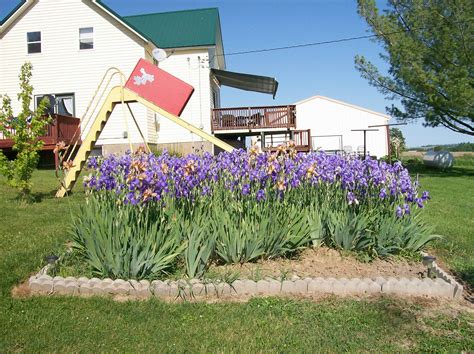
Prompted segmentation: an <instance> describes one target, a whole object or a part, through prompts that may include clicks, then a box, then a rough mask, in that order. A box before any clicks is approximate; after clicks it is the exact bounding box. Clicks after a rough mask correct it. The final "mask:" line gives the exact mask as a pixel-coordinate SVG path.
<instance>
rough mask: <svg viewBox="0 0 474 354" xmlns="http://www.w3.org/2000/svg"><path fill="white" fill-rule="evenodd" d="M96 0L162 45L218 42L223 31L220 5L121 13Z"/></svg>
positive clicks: (18, 5) (198, 45)
mask: <svg viewBox="0 0 474 354" xmlns="http://www.w3.org/2000/svg"><path fill="white" fill-rule="evenodd" d="M96 2H97V4H98V5H100V6H102V7H103V8H105V9H106V10H108V11H109V12H111V13H112V14H113V15H114V16H116V17H117V18H118V19H120V20H123V21H124V22H125V23H126V24H127V25H129V26H130V27H131V28H132V29H134V30H135V31H137V32H138V33H139V34H140V35H142V36H143V37H145V38H146V39H148V40H149V41H151V42H152V43H154V44H155V45H157V46H159V47H160V48H182V47H200V46H214V45H217V43H216V42H217V40H218V39H217V38H218V37H217V34H218V31H220V20H219V10H218V9H217V8H209V9H195V10H183V11H173V12H161V13H152V14H143V15H135V16H120V15H119V14H117V13H116V12H115V11H114V10H113V9H111V8H110V7H109V6H107V5H106V4H105V3H104V2H103V1H101V0H96ZM25 3H26V1H25V0H22V1H19V3H18V4H17V6H16V7H15V8H14V9H13V10H12V11H11V12H10V13H9V14H8V15H6V16H5V17H4V18H3V19H0V25H2V24H4V23H5V21H6V20H7V19H8V18H9V17H11V16H12V15H13V14H14V13H15V12H16V11H18V10H19V8H20V7H21V6H22V5H23V4H25Z"/></svg>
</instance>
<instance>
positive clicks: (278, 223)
mask: <svg viewBox="0 0 474 354" xmlns="http://www.w3.org/2000/svg"><path fill="white" fill-rule="evenodd" d="M89 167H90V168H92V169H93V172H92V174H91V175H89V176H88V177H86V178H85V186H86V187H87V189H88V190H89V194H88V200H87V203H86V205H84V206H83V207H82V208H81V211H80V213H79V214H78V215H77V216H76V217H75V218H74V220H73V223H72V228H71V236H72V239H73V248H74V249H75V253H76V254H78V255H80V257H81V258H82V259H83V260H85V262H86V263H87V265H88V267H90V269H91V270H92V273H93V274H96V275H99V276H103V277H111V278H124V279H129V278H134V279H143V278H150V279H152V278H157V277H163V275H164V274H166V273H170V272H181V273H186V275H187V276H188V277H190V278H195V277H202V276H203V274H204V273H205V272H206V270H207V268H208V266H209V264H210V263H211V262H214V263H218V264H231V263H245V262H251V261H255V260H257V259H262V258H263V259H268V258H275V257H282V256H291V255H293V254H295V252H298V251H299V250H301V249H303V248H306V247H315V246H319V245H321V244H324V245H326V246H328V247H331V248H335V249H338V250H344V251H350V252H357V254H358V255H359V257H361V258H363V259H366V260H370V259H373V258H376V257H389V256H391V255H394V254H401V255H405V254H410V253H414V252H416V251H419V250H420V249H422V248H423V247H424V246H425V245H426V244H427V243H428V242H429V241H431V240H432V239H434V238H435V236H433V235H431V233H430V230H429V228H427V227H426V225H424V224H423V223H422V221H421V220H420V210H421V209H422V208H423V206H424V204H425V202H426V200H427V199H428V193H427V192H423V193H421V194H420V193H419V191H418V183H417V182H416V181H412V180H411V178H410V176H409V174H408V171H407V170H406V169H405V168H404V167H403V166H402V165H401V164H400V163H395V164H394V165H389V164H387V163H385V162H381V161H377V160H373V159H370V158H368V157H367V158H366V159H359V158H357V157H354V156H337V155H327V154H325V153H322V152H320V153H310V154H298V153H296V151H295V150H294V148H293V146H291V145H290V146H282V147H280V148H279V150H278V151H277V152H276V153H266V154H257V153H255V152H253V151H250V152H245V151H242V150H239V151H234V152H232V153H221V154H219V155H218V156H216V157H214V156H211V155H208V154H205V155H204V156H202V157H201V156H197V155H188V156H186V157H184V158H178V157H172V156H169V155H168V154H166V153H165V154H163V155H161V156H155V155H152V154H145V153H143V152H137V153H135V154H128V155H124V156H121V157H118V156H110V157H108V158H105V159H97V158H94V159H91V160H90V161H89Z"/></svg>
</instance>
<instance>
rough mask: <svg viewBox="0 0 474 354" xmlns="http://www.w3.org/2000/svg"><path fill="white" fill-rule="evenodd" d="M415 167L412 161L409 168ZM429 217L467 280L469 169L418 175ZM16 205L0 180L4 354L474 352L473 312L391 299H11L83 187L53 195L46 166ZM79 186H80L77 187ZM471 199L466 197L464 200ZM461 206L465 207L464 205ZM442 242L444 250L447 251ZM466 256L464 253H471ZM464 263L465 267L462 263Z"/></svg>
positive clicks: (59, 238) (59, 233)
mask: <svg viewBox="0 0 474 354" xmlns="http://www.w3.org/2000/svg"><path fill="white" fill-rule="evenodd" d="M417 168H418V167H417ZM419 172H421V173H422V177H421V182H422V184H423V187H424V188H426V189H429V190H430V191H431V194H432V197H433V200H432V202H431V203H430V205H429V206H428V208H427V211H426V212H427V218H429V220H432V221H433V222H436V224H437V226H436V231H437V232H438V233H441V234H444V235H446V240H444V241H443V242H439V243H438V244H436V252H437V254H438V255H440V256H441V257H442V258H443V259H446V261H447V263H448V265H449V266H450V267H452V269H454V270H455V271H456V272H458V273H460V274H461V275H462V276H464V279H471V280H472V264H473V262H472V254H473V244H472V242H470V241H469V230H470V229H471V230H472V229H473V227H472V226H473V224H472V219H473V218H472V208H471V209H469V208H468V206H469V200H470V201H471V202H470V203H471V205H473V203H472V198H473V195H472V193H473V192H472V180H473V178H472V177H473V176H472V173H473V169H472V168H470V167H469V168H464V167H463V168H459V169H456V170H453V171H452V172H449V173H448V174H447V175H445V174H440V173H439V172H432V171H424V170H423V171H422V170H420V171H419ZM34 183H35V187H34V191H35V193H36V195H35V196H36V198H37V199H38V202H37V203H34V204H32V205H28V206H22V205H20V204H18V202H16V201H15V194H14V192H13V191H11V190H10V189H9V188H8V187H7V186H6V185H5V183H4V181H3V180H0V196H1V197H0V208H1V213H0V323H1V325H0V352H7V351H68V352H69V351H134V352H135V351H160V352H183V351H193V352H209V351H212V352H215V351H246V352H247V351H369V350H370V351H400V350H411V351H460V350H472V349H474V339H473V338H474V333H473V327H472V322H473V320H474V319H473V318H472V315H469V314H468V313H467V312H462V311H461V312H459V313H458V312H457V311H454V310H450V311H443V312H441V311H440V310H439V308H438V307H431V306H430V305H429V304H428V302H427V303H425V304H418V305H415V304H413V303H409V302H404V301H401V300H395V299H378V300H348V299H345V300H344V299H336V298H328V299H325V300H321V301H318V302H310V301H303V300H299V301H298V300H283V299H255V300H252V301H250V302H249V303H226V304H224V303H221V304H204V303H200V304H190V303H184V304H167V303H163V302H159V301H144V302H125V303H118V302H114V301H112V300H108V299H99V298H96V299H80V298H67V297H51V298H44V297H43V298H42V297H34V298H26V299H16V298H15V299H14V298H12V297H11V296H10V291H11V288H12V287H13V286H14V285H15V284H18V283H19V282H21V281H23V280H25V279H27V278H28V276H29V275H30V274H32V273H34V272H36V271H37V270H38V269H39V267H40V266H41V265H42V264H43V263H44V262H43V259H44V256H46V255H47V254H49V253H51V252H56V251H59V250H61V249H62V248H63V247H64V242H65V241H66V240H67V233H66V228H67V226H68V220H69V216H70V213H71V211H72V210H75V209H76V208H77V206H78V205H79V203H81V202H82V200H83V195H82V193H80V192H78V193H77V194H76V195H74V196H72V197H68V198H65V199H61V200H58V199H54V197H53V196H54V190H55V186H56V182H55V180H54V178H53V173H52V172H51V171H38V172H37V173H36V174H35V177H34ZM77 190H80V187H79V188H77ZM469 198H470V199H469ZM466 209H468V210H466ZM445 248H446V249H445ZM470 257H471V258H470ZM470 267H471V268H470Z"/></svg>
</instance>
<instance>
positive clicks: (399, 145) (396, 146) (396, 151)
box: [390, 128, 406, 160]
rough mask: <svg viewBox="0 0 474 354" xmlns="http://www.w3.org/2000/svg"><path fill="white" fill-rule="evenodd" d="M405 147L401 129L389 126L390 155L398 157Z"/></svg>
mask: <svg viewBox="0 0 474 354" xmlns="http://www.w3.org/2000/svg"><path fill="white" fill-rule="evenodd" d="M405 147H406V143H405V137H404V136H403V133H402V131H401V130H400V129H398V128H390V151H391V156H390V157H391V158H394V159H397V160H398V159H400V154H401V153H402V152H403V151H404V150H405Z"/></svg>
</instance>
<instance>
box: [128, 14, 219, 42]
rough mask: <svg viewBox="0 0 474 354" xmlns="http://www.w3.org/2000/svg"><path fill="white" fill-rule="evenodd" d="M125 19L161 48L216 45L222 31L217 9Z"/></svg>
mask: <svg viewBox="0 0 474 354" xmlns="http://www.w3.org/2000/svg"><path fill="white" fill-rule="evenodd" d="M122 18H123V19H124V20H125V21H126V22H127V23H129V24H130V25H132V26H133V27H134V28H136V29H137V30H139V31H140V32H141V33H144V34H146V35H147V37H148V38H149V39H151V40H152V41H153V42H154V43H156V44H157V45H158V46H159V47H160V48H182V47H200V46H213V45H216V44H217V43H216V41H217V31H218V30H219V27H218V26H219V11H218V9H217V8H210V9H195V10H184V11H174V12H162V13H154V14H143V15H135V16H122Z"/></svg>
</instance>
